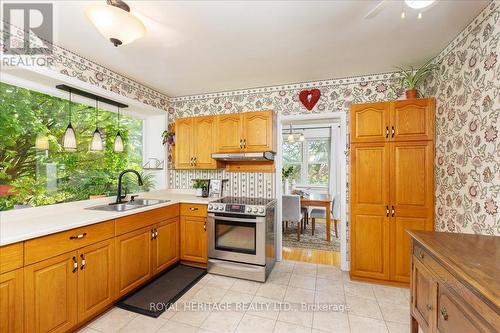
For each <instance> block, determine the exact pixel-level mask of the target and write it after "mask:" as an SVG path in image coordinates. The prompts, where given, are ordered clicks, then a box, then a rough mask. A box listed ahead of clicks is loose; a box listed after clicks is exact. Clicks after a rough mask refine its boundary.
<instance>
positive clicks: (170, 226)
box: [152, 217, 180, 274]
mask: <svg viewBox="0 0 500 333" xmlns="http://www.w3.org/2000/svg"><path fill="white" fill-rule="evenodd" d="M179 224H180V222H179V218H178V217H175V218H172V219H169V220H166V221H163V222H161V223H159V224H158V225H156V226H155V232H156V234H155V238H154V240H153V243H152V246H153V249H152V255H153V258H152V263H153V268H152V271H153V274H157V273H160V272H161V271H163V270H165V269H167V268H168V267H170V266H172V265H173V264H175V263H177V262H178V261H179V259H180V249H179V240H180V239H179V238H180V230H179V229H180V226H179Z"/></svg>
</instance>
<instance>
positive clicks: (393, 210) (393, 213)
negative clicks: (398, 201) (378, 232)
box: [391, 206, 396, 217]
mask: <svg viewBox="0 0 500 333" xmlns="http://www.w3.org/2000/svg"><path fill="white" fill-rule="evenodd" d="M391 213H392V217H394V215H395V214H396V210H395V209H394V206H392V211H391Z"/></svg>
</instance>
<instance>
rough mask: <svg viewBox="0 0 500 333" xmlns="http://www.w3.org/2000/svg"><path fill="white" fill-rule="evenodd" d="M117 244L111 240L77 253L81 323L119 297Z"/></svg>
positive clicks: (79, 315)
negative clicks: (116, 274)
mask: <svg viewBox="0 0 500 333" xmlns="http://www.w3.org/2000/svg"><path fill="white" fill-rule="evenodd" d="M114 245H115V243H114V239H109V240H106V241H103V242H100V243H97V244H93V245H90V246H87V247H85V248H83V249H80V250H78V252H77V254H78V259H79V263H80V265H79V271H78V321H79V322H82V321H84V320H86V319H88V318H90V317H92V316H93V315H95V314H97V313H99V312H100V311H101V310H103V309H105V308H106V307H107V306H108V305H110V304H111V303H113V301H114V300H115V296H116V290H115V287H116V283H115V262H114V258H115V246H114Z"/></svg>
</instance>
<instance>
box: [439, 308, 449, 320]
mask: <svg viewBox="0 0 500 333" xmlns="http://www.w3.org/2000/svg"><path fill="white" fill-rule="evenodd" d="M440 312H441V317H442V318H443V320H448V311H446V308H445V307H442V308H441V311H440Z"/></svg>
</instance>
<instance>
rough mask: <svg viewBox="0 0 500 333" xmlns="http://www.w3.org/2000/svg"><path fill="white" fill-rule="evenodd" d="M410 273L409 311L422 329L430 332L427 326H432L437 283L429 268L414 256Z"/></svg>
mask: <svg viewBox="0 0 500 333" xmlns="http://www.w3.org/2000/svg"><path fill="white" fill-rule="evenodd" d="M412 274H413V277H412V285H411V293H412V304H411V311H412V314H413V316H414V317H415V319H417V322H418V324H419V325H420V326H421V327H422V329H423V331H424V332H430V330H429V328H431V327H434V322H433V321H434V313H435V311H436V293H437V284H436V282H435V281H434V279H433V277H432V275H431V273H430V272H429V270H428V269H427V268H426V267H425V266H424V265H423V264H422V263H420V261H419V260H418V259H416V258H415V257H414V258H413V272H412Z"/></svg>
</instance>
